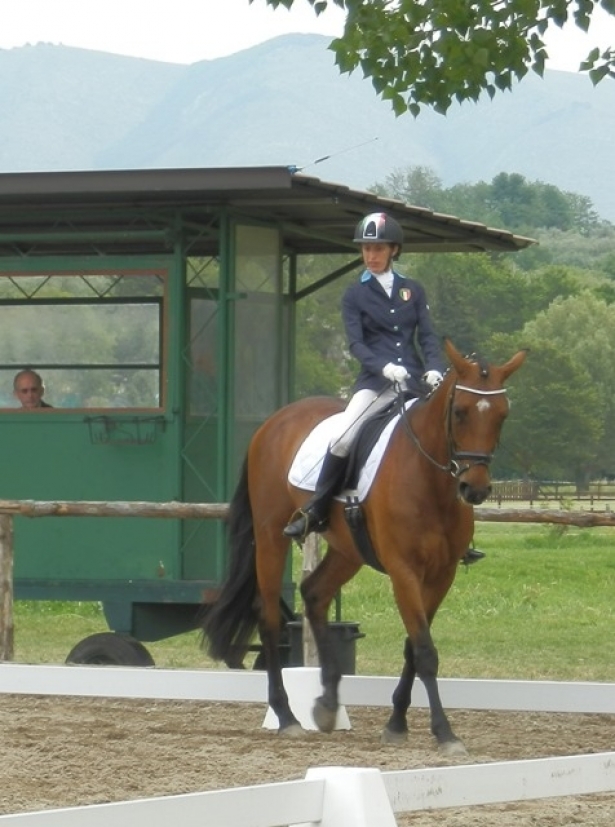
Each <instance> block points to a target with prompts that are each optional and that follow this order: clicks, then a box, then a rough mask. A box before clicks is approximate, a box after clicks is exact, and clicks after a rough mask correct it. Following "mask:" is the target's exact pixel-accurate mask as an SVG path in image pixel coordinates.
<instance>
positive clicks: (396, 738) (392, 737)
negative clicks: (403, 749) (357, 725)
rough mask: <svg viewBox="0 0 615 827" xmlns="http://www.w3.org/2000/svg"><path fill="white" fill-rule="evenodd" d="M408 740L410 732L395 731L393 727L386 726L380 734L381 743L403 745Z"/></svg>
mask: <svg viewBox="0 0 615 827" xmlns="http://www.w3.org/2000/svg"><path fill="white" fill-rule="evenodd" d="M407 741H408V732H407V731H405V732H394V731H393V730H392V729H389V728H388V727H385V728H384V729H383V730H382V734H381V735H380V743H381V744H392V745H393V746H396V747H398V746H402V745H403V744H405V743H406V742H407Z"/></svg>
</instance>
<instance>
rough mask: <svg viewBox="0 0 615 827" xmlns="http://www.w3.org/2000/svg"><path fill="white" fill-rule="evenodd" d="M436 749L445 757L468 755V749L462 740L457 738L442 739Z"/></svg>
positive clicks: (465, 756) (463, 756)
mask: <svg viewBox="0 0 615 827" xmlns="http://www.w3.org/2000/svg"><path fill="white" fill-rule="evenodd" d="M438 749H439V750H440V752H441V753H442V755H444V756H446V757H447V758H467V756H468V751H467V749H466V748H465V746H464V745H463V743H462V741H459V740H457V739H456V740H454V741H444V743H442V744H438Z"/></svg>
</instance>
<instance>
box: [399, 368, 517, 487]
mask: <svg viewBox="0 0 615 827" xmlns="http://www.w3.org/2000/svg"><path fill="white" fill-rule="evenodd" d="M458 390H460V391H466V392H467V393H473V394H475V395H476V396H498V395H501V394H503V393H504V394H505V393H506V392H507V391H506V388H499V389H498V390H494V391H486V390H478V389H477V388H469V387H468V386H467V385H456V384H455V385H453V388H452V391H451V394H450V396H449V402H448V408H447V413H446V438H447V442H448V446H449V454H450V457H451V458H450V460H449V461H448V463H447V464H446V465H442V464H441V463H439V462H438V461H437V460H436V459H434V457H432V456H431V454H428V453H427V451H426V450H425V449H424V448H423V446H422V445H421V443H420V440H419V438H418V437H417V435H416V434H415V433H414V431H413V430H412V426H411V425H410V422H409V421H408V420H407V419H406V420H405V421H406V428H407V431H408V433H409V434H410V437H411V439H412V441H413V442H414V444H415V445H416V447H417V448H418V450H419V451H420V452H421V454H422V455H423V456H424V457H425V458H426V459H428V460H429V462H431V464H432V465H435V466H436V468H439V469H440V470H441V471H447V472H448V473H449V474H451V476H453V477H455V479H459V477H461V475H462V474H465V473H466V471H469V470H470V469H471V468H473V467H474V466H475V465H484V466H485V467H488V466H489V464H490V463H491V460H492V459H493V453H491V454H485V453H483V452H481V451H458V450H457V449H456V448H455V441H454V439H453V433H452V431H453V428H452V424H451V412H452V410H453V402H454V399H455V392H456V391H458Z"/></svg>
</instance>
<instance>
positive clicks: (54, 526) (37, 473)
mask: <svg viewBox="0 0 615 827" xmlns="http://www.w3.org/2000/svg"><path fill="white" fill-rule="evenodd" d="M138 212H139V210H138V208H135V213H134V214H135V215H136V214H137V213H138ZM153 213H155V210H154V211H153ZM153 213H152V214H153ZM49 218H50V219H51V216H49ZM122 220H124V221H126V222H127V224H129V223H130V211H128V212H127V214H126V216H124V217H123V219H122ZM165 222H167V223H168V227H167V229H164V230H160V231H156V232H157V233H158V235H159V236H160V238H161V239H169V238H173V239H174V241H173V246H172V250H169V252H168V254H166V255H141V254H139V253H131V254H125V255H116V254H110V255H105V254H99V253H94V254H91V253H89V252H88V251H89V250H94V246H93V244H92V242H91V239H90V238H89V237H88V240H87V241H85V240H84V243H83V245H82V251H81V252H79V249H78V248H79V241H78V233H73V232H71V233H69V235H70V237H71V241H70V245H69V248H70V249H69V251H67V252H66V253H65V254H61V255H50V256H46V257H37V258H30V257H29V256H27V255H26V256H23V257H19V258H15V259H12V258H8V257H5V258H1V259H0V302H2V301H4V302H5V305H4V306H5V307H8V308H9V310H10V312H11V313H13V311H14V310H15V309H16V308H18V306H21V307H27V308H28V310H27V313H24V317H25V316H26V315H27V316H28V325H29V326H32V325H36V318H38V315H37V314H38V310H40V309H41V308H42V307H43V306H45V307H47V308H50V307H52V306H55V307H56V308H60V307H61V305H62V303H63V300H62V298H61V297H60V298H56V296H61V295H62V290H61V289H60V288H58V289H56V288H53V285H52V282H53V278H56V281H58V282H60V280H61V278H63V277H65V276H69V277H70V275H71V274H74V275H76V276H83V275H84V274H86V275H87V276H88V278H89V279H90V280H89V281H88V280H87V279H85V280H84V290H83V295H82V294H81V293H79V295H82V299H79V302H81V303H82V304H83V306H84V307H85V306H86V305H87V303H88V302H89V303H90V304H89V305H88V307H89V308H91V309H89V310H87V311H84V312H87V313H89V314H90V315H91V316H92V318H95V319H98V318H102V319H104V312H103V313H100V312H98V310H97V307H98V306H100V307H101V309H103V310H104V309H105V308H106V311H109V308H110V307H111V305H112V303H113V302H112V301H111V299H110V298H109V296H108V295H107V294H103V293H102V292H100V293H99V292H97V291H98V290H99V288H98V287H97V286H96V285H94V288H93V291H94V292H93V295H91V296H90V294H89V292H88V291H89V287H88V286H85V285H90V286H91V284H90V283H91V282H92V281H94V282H95V281H96V279H97V278H98V277H97V276H96V275H94V276H93V277H92V274H96V273H102V274H112V273H114V272H117V273H129V274H130V273H145V274H146V273H147V272H152V271H156V272H158V271H160V272H161V273H162V272H166V274H167V275H166V282H165V284H166V287H165V291H164V296H163V297H162V298H161V299H158V300H157V301H158V302H160V301H162V305H161V307H162V316H161V327H162V333H161V347H160V351H161V355H160V359H161V365H160V371H159V375H160V397H159V398H160V404H159V407H156V405H154V406H152V407H151V409H144V410H136V409H135V410H122V407H121V404H122V402H121V398H120V400H119V402H118V403H117V404H119V405H120V407H119V408H118V407H114V405H116V403H115V402H112V403H105V407H104V408H103V409H102V410H90V409H88V408H82V409H75V410H71V409H70V406H71V404H79V402H78V401H75V402H73V403H71V398H72V397H71V393H68V392H67V393H64V394H63V395H62V396H60V393H59V390H58V389H59V386H60V384H61V380H62V381H64V380H65V379H66V377H65V374H70V373H71V371H72V373H73V374H75V375H77V374H76V373H75V372H76V371H78V369H80V368H83V371H82V373H83V374H84V375H85V374H86V373H87V371H94V372H96V371H98V375H99V376H100V375H101V371H103V370H107V371H109V372H110V373H113V363H112V362H110V361H109V359H110V357H109V356H106V355H105V354H103V353H102V352H100V351H95V352H92V353H89V355H88V359H87V360H86V361H87V365H85V367H83V365H81V362H80V360H81V357H82V356H83V353H84V352H85V351H86V350H87V347H89V348H90V350H91V342H90V340H89V338H88V333H87V325H86V326H85V327H84V329H83V330H80V331H79V332H78V334H76V333H75V331H74V330H71V329H67V330H62V331H57V332H58V336H59V338H58V342H60V344H62V345H65V346H66V347H65V348H64V351H63V352H65V353H69V354H70V353H74V354H76V355H74V356H73V357H71V358H69V361H71V360H72V361H73V362H74V364H72V365H71V364H69V365H63V366H60V368H61V369H60V370H57V369H56V368H57V367H58V366H57V365H56V364H55V363H54V357H53V353H54V347H51V346H50V347H49V353H47V352H45V353H44V354H43V356H41V354H40V344H39V345H38V348H39V350H38V351H37V350H36V347H35V349H34V350H33V351H32V353H34V356H33V357H30V355H29V352H28V353H27V354H26V353H25V351H24V343H25V345H27V346H28V347H29V346H31V345H32V342H30V341H29V338H28V336H27V335H26V334H24V335H22V334H21V333H19V335H17V336H14V337H9V339H6V337H5V339H4V340H3V339H2V338H1V337H0V377H3V383H4V384H5V385H6V384H7V380H8V379H9V378H10V377H11V376H12V375H13V372H14V370H16V369H17V367H18V366H22V365H23V363H24V361H26V360H27V361H28V362H30V360H31V359H32V361H33V362H34V366H41V364H42V365H43V367H44V374H45V377H50V378H51V380H52V381H51V385H52V386H53V387H54V388H55V392H56V396H57V399H50V401H51V402H52V403H55V404H56V406H66V407H56V408H55V409H53V410H50V411H44V412H41V411H38V412H34V413H24V412H18V411H9V410H6V409H5V410H0V425H1V426H2V427H1V428H0V451H1V455H2V457H3V468H4V472H2V473H0V498H4V499H35V500H51V501H53V500H102V501H114V500H143V501H153V502H165V501H170V500H179V501H184V502H225V501H228V499H229V498H230V497H231V495H232V493H233V490H234V487H235V485H236V481H237V477H238V473H239V469H240V466H241V463H242V461H243V457H244V455H245V451H246V449H247V445H248V443H249V440H250V438H251V436H252V434H253V433H254V431H255V430H256V428H258V426H259V425H260V424H261V423H262V422H263V421H264V420H265V419H266V418H267V416H269V415H270V414H271V413H272V412H273V411H274V410H275V409H276V408H277V407H279V405H280V404H281V403H282V402H284V401H286V399H287V398H288V372H289V363H288V350H289V349H288V346H287V335H288V310H289V308H288V306H286V305H283V303H282V276H281V271H282V259H281V246H282V245H281V235H280V233H279V231H278V229H277V228H276V227H275V226H270V225H269V226H267V225H264V224H262V225H258V224H256V223H253V222H252V223H245V222H238V221H237V219H236V218H232V217H231V216H229V215H227V214H226V213H225V212H219V213H215V212H212V213H210V214H209V216H208V219H207V222H206V223H204V224H203V227H202V229H199V228H198V227H196V226H194V224H193V225H191V227H190V229H189V230H188V229H187V227H184V226H183V225H182V220H181V216H179V215H177V214H176V215H173V216H163V213H162V212H161V213H160V215H159V216H158V217H157V218H156V223H157V224H158V225H160V226H162V225H164V223H165ZM202 234H205V235H207V236H208V237H209V238H212V237H217V239H218V256H217V257H212V256H210V257H193V256H191V254H190V246H191V243H192V242H191V240H190V239H191V238H194V237H198V236H199V235H202ZM52 235H53V238H54V239H55V238H57V237H58V236H56V235H55V234H52ZM129 237H130V238H132V239H133V240H134V241H136V242H137V243H140V242H139V239H138V238H137V235H135V234H134V233H133V234H132V236H131V235H130V232H127V234H126V238H129ZM67 238H68V235H67ZM50 239H51V237H50ZM123 239H124V235H122V233H121V232H120V234H119V235H118V240H120V241H122V240H123ZM100 243H101V244H102V245H103V247H104V239H101V240H100ZM97 246H100V245H97ZM33 249H34V248H33ZM34 271H36V272H37V273H39V274H41V275H40V284H38V283H36V284H34V285H30V283H29V282H28V281H27V280H26V279H30V278H31V274H32V273H33V272H34ZM45 274H51V275H52V277H53V278H52V281H51V282H46V281H45V278H46V276H45ZM3 275H4V279H5V281H4V282H3ZM104 278H105V276H104V275H103V276H101V277H100V279H102V280H103V281H104ZM26 284H28V285H29V287H28V290H26V291H25V292H24V293H23V296H20V295H19V291H18V295H17V297H16V296H15V286H16V285H19V290H21V287H22V286H23V285H26ZM3 285H4V286H3ZM50 285H51V286H50ZM5 288H6V289H5ZM71 289H72V288H71ZM105 289H106V288H105ZM54 290H55V292H54ZM41 291H42V292H41ZM45 291H47V293H45ZM58 291H59V292H58ZM78 292H79V291H78ZM118 295H119V298H118V299H117V302H118V303H119V304H121V302H122V298H121V297H122V295H124V294H122V290H121V287H120V288H119V290H118ZM70 301H74V304H73V305H72V307H73V308H74V310H75V311H76V312H72V311H71V313H70V316H66V318H69V317H70V319H73V320H74V319H76V318H84V316H83V315H81V316H80V314H79V306H80V304H79V303H78V302H77V300H73V299H69V301H68V303H67V304H69V303H70ZM129 301H130V300H129V299H126V302H127V303H128V302H129ZM152 301H153V302H154V304H156V299H152ZM54 302H55V305H54ZM65 303H66V302H65ZM144 305H145V302H144ZM54 314H55V316H56V317H57V318H64V316H63V315H62V314H61V313H60V312H59V311H57V310H55V311H54V313H50V312H48V313H47V315H54ZM142 315H143V314H142ZM41 318H42V317H41ZM139 318H140V317H138V316H135V319H136V320H137V324H139ZM143 318H145V317H143ZM71 324H72V322H71ZM100 326H101V325H99V327H100ZM62 337H65V338H64V339H62ZM71 337H72V338H71ZM32 338H36V337H30V339H32ZM40 338H41V337H40V335H39V336H38V341H39V342H40ZM17 340H19V342H17ZM13 345H17V346H16V347H15V348H13ZM82 345H83V346H82ZM86 345H87V347H85V346H86ZM57 348H58V345H56V346H55V349H56V350H57ZM25 349H26V350H27V347H26V348H25ZM13 351H14V352H13ZM15 353H17V356H15ZM110 353H111V354H112V353H113V351H110ZM43 357H44V358H43ZM67 358H68V357H67ZM113 358H115V357H113ZM133 361H134V360H133ZM107 362H108V363H109V364H107ZM145 367H146V368H147V365H146V366H145ZM138 368H139V366H138V364H137V365H136V366H135V367H133V373H132V374H127V373H126V371H124V374H125V375H124V379H126V376H128V375H130V376H133V375H136V373H135V372H134V371H135V370H137V369H138ZM62 370H64V373H62ZM66 381H68V380H66ZM73 387H74V382H73ZM2 393H3V392H2V390H0V405H2V404H4V405H10V404H12V402H11V397H10V391H9V389H8V388H4V395H3V396H2ZM73 396H74V397H75V400H76V399H77V395H76V394H74V393H73ZM15 548H16V561H15V590H16V596H17V598H25V597H28V598H32V599H63V600H65V599H68V600H101V601H103V602H104V605H105V613H106V616H107V619H108V622H109V624H110V626H111V628H113V629H115V630H116V631H124V632H129V633H131V634H133V635H135V636H137V637H139V638H140V639H142V640H155V639H159V638H161V637H164V636H167V635H171V634H177V633H179V632H181V631H185V630H187V629H188V628H192V626H193V625H194V622H195V620H194V618H195V614H194V612H195V608H196V607H197V606H198V604H200V602H201V600H202V598H203V596H204V594H205V593H206V592H208V591H210V590H215V589H216V588H217V587H218V586H219V585H220V583H221V581H222V579H223V577H224V575H225V570H226V538H225V533H224V525H223V523H222V521H220V520H198V521H197V520H174V519H166V518H165V519H154V518H152V519H144V518H93V517H83V518H77V517H73V518H66V517H61V518H40V519H28V518H23V517H19V518H17V519H16V521H15ZM290 580H291V578H290V568H289V570H288V571H287V575H286V578H285V583H286V585H285V590H284V596H285V599H286V600H287V602H289V603H292V600H293V590H294V589H293V586H292V583H291V582H290Z"/></svg>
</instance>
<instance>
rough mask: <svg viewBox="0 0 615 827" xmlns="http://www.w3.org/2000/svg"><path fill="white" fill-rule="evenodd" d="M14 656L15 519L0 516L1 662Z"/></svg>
mask: <svg viewBox="0 0 615 827" xmlns="http://www.w3.org/2000/svg"><path fill="white" fill-rule="evenodd" d="M13 654H14V635H13V518H12V517H11V515H10V514H0V662H2V661H12V660H13Z"/></svg>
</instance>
